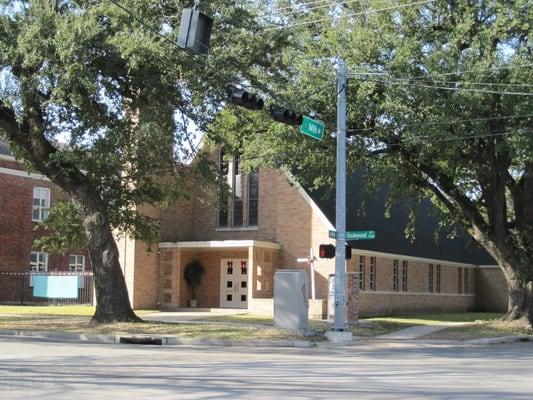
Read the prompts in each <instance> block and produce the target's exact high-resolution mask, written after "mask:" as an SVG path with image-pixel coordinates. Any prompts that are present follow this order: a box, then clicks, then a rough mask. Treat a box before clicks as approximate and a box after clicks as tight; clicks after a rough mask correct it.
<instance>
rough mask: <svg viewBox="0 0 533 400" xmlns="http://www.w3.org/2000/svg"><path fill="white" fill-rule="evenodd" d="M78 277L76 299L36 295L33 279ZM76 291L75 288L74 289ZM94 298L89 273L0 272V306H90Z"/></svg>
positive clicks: (91, 279)
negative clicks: (42, 277)
mask: <svg viewBox="0 0 533 400" xmlns="http://www.w3.org/2000/svg"><path fill="white" fill-rule="evenodd" d="M41 276H46V277H53V276H74V277H78V279H77V281H78V284H77V297H74V296H75V294H74V295H70V296H69V297H68V298H64V297H48V296H43V295H42V293H37V290H36V285H34V280H35V277H41ZM74 289H76V288H74ZM93 297H94V281H93V274H92V273H90V272H85V273H74V272H63V271H62V272H0V304H10V305H60V304H83V305H92V304H93Z"/></svg>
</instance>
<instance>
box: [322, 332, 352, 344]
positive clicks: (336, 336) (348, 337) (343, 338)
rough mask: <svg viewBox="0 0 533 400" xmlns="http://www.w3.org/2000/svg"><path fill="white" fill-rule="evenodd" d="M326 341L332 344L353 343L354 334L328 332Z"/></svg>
mask: <svg viewBox="0 0 533 400" xmlns="http://www.w3.org/2000/svg"><path fill="white" fill-rule="evenodd" d="M326 339H328V340H329V341H330V342H351V341H353V334H352V332H350V331H346V332H342V331H327V332H326Z"/></svg>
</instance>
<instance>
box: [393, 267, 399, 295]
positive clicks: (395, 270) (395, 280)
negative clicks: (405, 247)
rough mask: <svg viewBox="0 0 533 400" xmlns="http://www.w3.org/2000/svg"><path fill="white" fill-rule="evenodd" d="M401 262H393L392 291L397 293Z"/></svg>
mask: <svg viewBox="0 0 533 400" xmlns="http://www.w3.org/2000/svg"><path fill="white" fill-rule="evenodd" d="M399 264H400V261H399V260H394V261H393V262H392V290H394V291H395V292H397V291H398V290H399V287H398V286H399V285H398V267H399Z"/></svg>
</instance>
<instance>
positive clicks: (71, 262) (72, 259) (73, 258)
mask: <svg viewBox="0 0 533 400" xmlns="http://www.w3.org/2000/svg"><path fill="white" fill-rule="evenodd" d="M68 270H69V271H70V272H85V256H79V255H76V254H71V255H70V256H69V258H68Z"/></svg>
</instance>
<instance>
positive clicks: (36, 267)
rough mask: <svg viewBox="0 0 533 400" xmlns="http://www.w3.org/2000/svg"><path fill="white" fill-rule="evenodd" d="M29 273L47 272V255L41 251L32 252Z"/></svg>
mask: <svg viewBox="0 0 533 400" xmlns="http://www.w3.org/2000/svg"><path fill="white" fill-rule="evenodd" d="M30 270H31V272H46V271H48V253H45V252H42V251H32V252H31V256H30Z"/></svg>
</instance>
